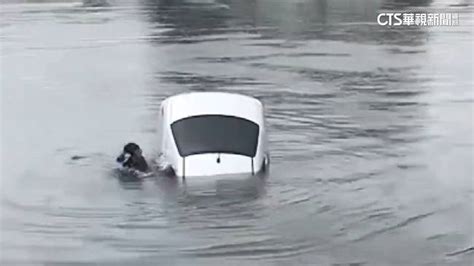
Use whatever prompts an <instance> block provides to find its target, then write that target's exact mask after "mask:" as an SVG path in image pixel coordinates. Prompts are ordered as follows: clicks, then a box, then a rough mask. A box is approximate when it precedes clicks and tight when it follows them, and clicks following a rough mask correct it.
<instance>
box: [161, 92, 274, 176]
mask: <svg viewBox="0 0 474 266" xmlns="http://www.w3.org/2000/svg"><path fill="white" fill-rule="evenodd" d="M158 121H159V128H158V132H159V143H160V144H159V145H160V147H159V148H160V153H161V154H160V164H161V165H162V168H166V169H171V170H172V172H174V174H175V175H176V176H179V177H188V176H209V175H223V174H237V173H251V174H255V173H257V172H260V171H263V170H265V169H267V167H268V163H269V157H268V156H269V155H268V150H267V137H266V129H265V122H264V113H263V105H262V103H261V102H260V101H259V100H257V99H255V98H252V97H249V96H244V95H240V94H233V93H222V92H195V93H186V94H180V95H176V96H172V97H169V98H167V99H165V100H164V101H163V102H162V104H161V111H160V116H159V120H158Z"/></svg>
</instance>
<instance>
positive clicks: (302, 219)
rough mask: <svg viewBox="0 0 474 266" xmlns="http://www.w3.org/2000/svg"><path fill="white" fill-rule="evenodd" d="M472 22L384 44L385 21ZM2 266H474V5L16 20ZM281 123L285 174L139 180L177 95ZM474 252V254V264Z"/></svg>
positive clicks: (255, 4) (110, 12) (60, 9)
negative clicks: (455, 17) (133, 158)
mask: <svg viewBox="0 0 474 266" xmlns="http://www.w3.org/2000/svg"><path fill="white" fill-rule="evenodd" d="M393 10H410V11H416V10H421V11H424V12H456V13H459V14H460V23H461V25H460V26H458V27H430V28H428V27H410V28H393V29H390V28H385V27H381V26H378V25H377V24H376V23H375V22H376V16H377V13H378V12H382V11H393ZM0 16H1V17H2V20H1V22H0V43H1V53H0V56H1V57H0V62H1V73H2V74H1V76H0V77H1V87H2V175H1V177H2V178H1V185H2V193H1V194H2V197H1V239H0V247H1V248H0V250H1V256H0V257H1V261H2V265H17V264H21V263H25V264H36V265H55V264H66V263H72V264H81V263H85V264H87V263H97V264H100V265H108V264H110V265H157V264H159V265H221V264H222V263H226V265H241V264H242V263H244V264H246V265H253V264H258V265H303V264H310V265H446V264H448V265H449V264H452V265H470V264H472V262H473V252H472V248H471V247H473V246H474V242H473V241H474V239H473V227H472V224H473V213H472V210H473V195H474V194H473V193H474V188H473V176H474V175H473V166H472V165H473V164H472V162H473V160H474V154H473V143H474V142H473V109H472V108H473V99H474V95H473V90H472V88H473V76H472V74H473V50H472V45H473V40H474V38H473V30H472V29H473V28H472V25H473V22H474V20H473V6H472V3H471V2H470V1H456V0H453V1H427V0H419V1H402V0H392V1H382V0H367V1H362V0H359V1H349V0H336V1H324V0H320V1H317V0H314V1H311V0H300V1H283V0H274V1H270V0H249V1H230V0H227V1H212V0H209V1H204V0H201V1H199V0H187V1H165V0H163V1H151V0H144V1H136V2H124V1H113V2H112V1H111V2H110V5H105V6H96V5H94V4H91V3H89V2H88V4H87V5H83V4H82V3H76V2H70V1H67V2H53V3H43V2H32V1H26V2H22V3H18V1H16V2H15V1H9V3H5V4H2V5H1V6H0ZM190 91H225V92H238V93H243V94H247V95H251V96H254V97H257V98H258V99H260V100H261V101H262V102H263V103H264V104H265V107H266V116H267V118H268V124H269V133H270V136H269V137H270V150H271V161H272V165H271V170H270V173H269V175H268V176H267V177H263V178H254V177H242V178H240V179H235V178H234V179H232V180H229V179H228V178H221V179H220V180H219V181H215V180H213V179H206V180H192V179H191V178H190V179H188V180H187V181H188V182H186V184H184V183H183V182H182V181H181V180H176V179H169V178H166V177H160V176H158V177H156V178H149V179H146V180H144V181H143V182H129V181H127V180H124V179H121V178H118V177H117V175H116V174H115V173H114V171H113V169H114V167H116V165H115V164H114V162H113V160H114V158H115V156H116V155H117V153H118V152H119V151H120V149H121V146H122V145H123V144H124V143H126V142H128V141H130V140H133V141H135V142H137V143H139V144H140V145H141V146H142V147H143V149H144V151H145V153H146V154H147V156H148V157H150V158H154V157H156V155H157V153H158V151H157V149H156V148H155V147H156V146H157V145H156V143H157V140H156V125H157V121H156V118H157V113H158V110H159V109H158V108H159V104H160V102H161V101H162V100H163V99H164V98H165V97H167V96H170V95H174V94H176V93H181V92H190ZM469 248H471V249H469Z"/></svg>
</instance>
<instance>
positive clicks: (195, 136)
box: [171, 115, 259, 157]
mask: <svg viewBox="0 0 474 266" xmlns="http://www.w3.org/2000/svg"><path fill="white" fill-rule="evenodd" d="M171 130H172V132H173V137H174V139H175V142H176V145H177V147H178V151H179V154H180V155H181V156H183V157H185V156H189V155H193V154H201V153H218V152H221V153H232V154H240V155H245V156H249V157H254V156H255V153H256V151H257V142H258V133H259V126H258V125H257V124H255V123H254V122H252V121H249V120H247V119H243V118H239V117H234V116H223V115H202V116H192V117H186V118H183V119H181V120H178V121H175V122H174V123H173V124H171Z"/></svg>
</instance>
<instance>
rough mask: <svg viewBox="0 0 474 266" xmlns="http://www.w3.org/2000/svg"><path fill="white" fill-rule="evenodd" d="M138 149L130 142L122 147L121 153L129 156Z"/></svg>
mask: <svg viewBox="0 0 474 266" xmlns="http://www.w3.org/2000/svg"><path fill="white" fill-rule="evenodd" d="M138 149H140V146H138V145H137V144H135V143H133V142H130V143H128V144H127V145H125V146H123V152H124V153H129V154H133V153H134V152H135V151H136V150H138Z"/></svg>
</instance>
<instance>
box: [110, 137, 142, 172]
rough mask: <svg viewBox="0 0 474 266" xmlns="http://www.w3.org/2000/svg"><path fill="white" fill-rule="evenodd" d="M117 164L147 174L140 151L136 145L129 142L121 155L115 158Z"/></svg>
mask: <svg viewBox="0 0 474 266" xmlns="http://www.w3.org/2000/svg"><path fill="white" fill-rule="evenodd" d="M117 162H118V163H120V164H122V166H123V167H128V168H131V169H134V170H138V171H140V172H148V170H149V167H148V163H147V162H146V160H145V157H143V155H142V149H140V146H138V145H137V144H136V143H133V142H130V143H128V144H127V145H125V146H124V147H123V151H122V153H121V154H120V155H119V156H118V157H117Z"/></svg>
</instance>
